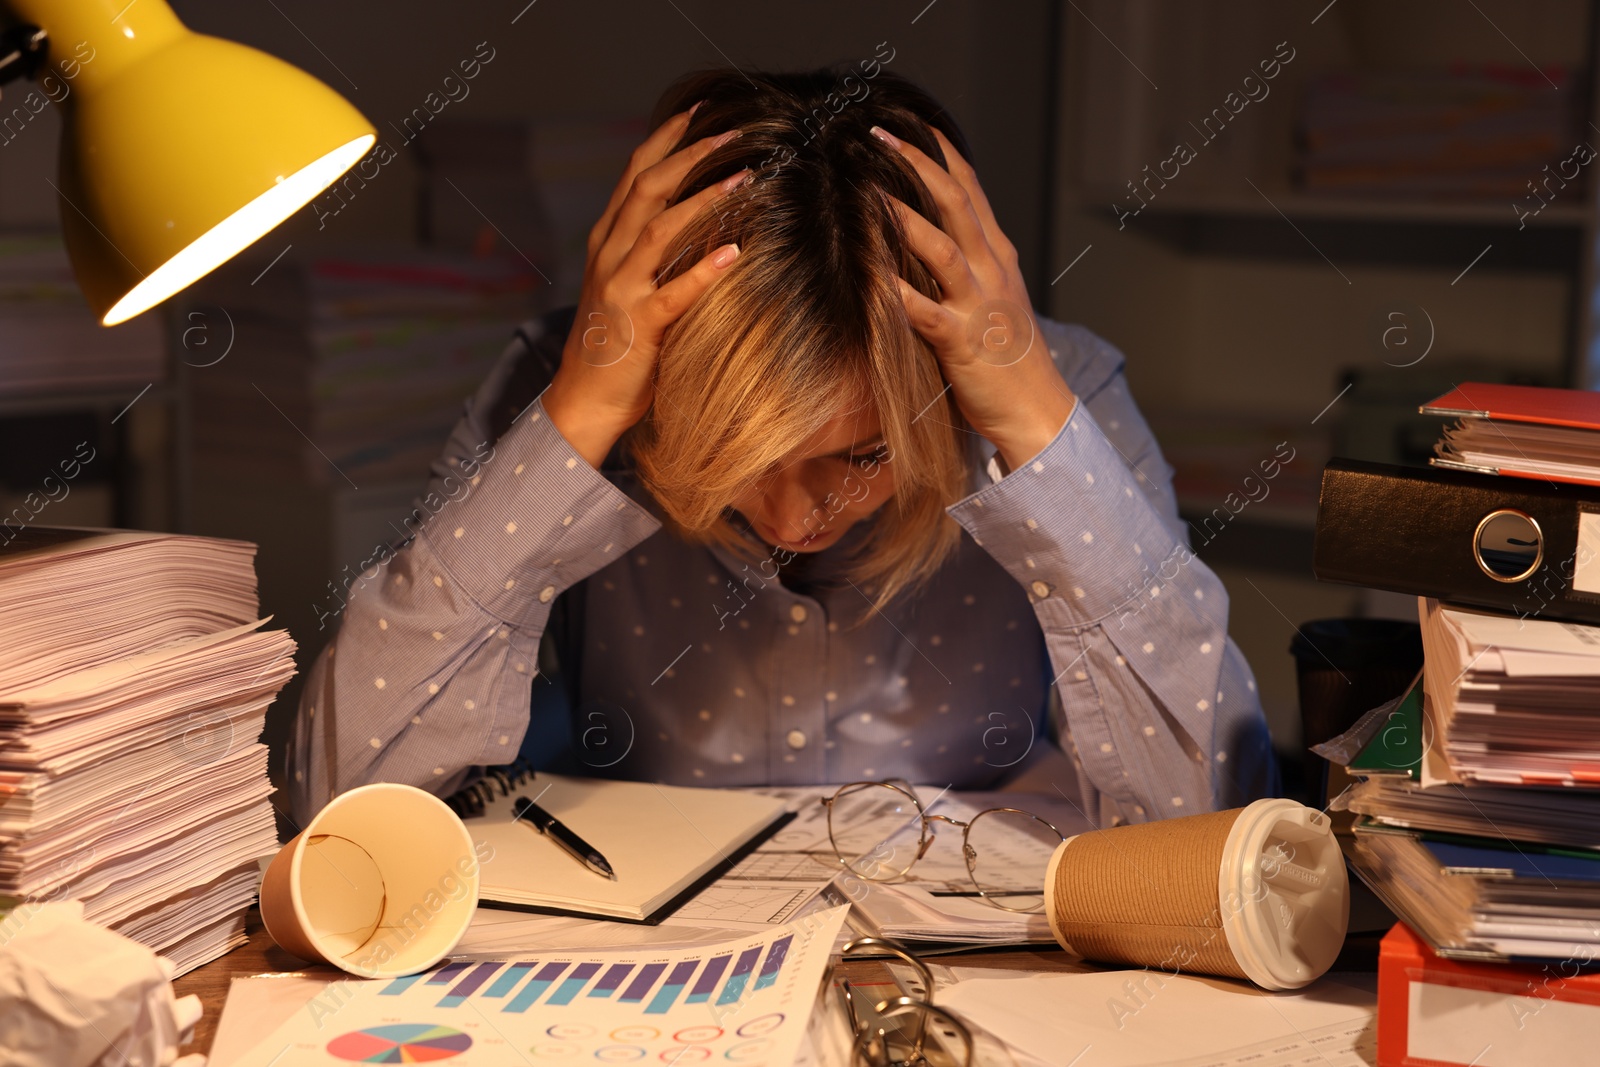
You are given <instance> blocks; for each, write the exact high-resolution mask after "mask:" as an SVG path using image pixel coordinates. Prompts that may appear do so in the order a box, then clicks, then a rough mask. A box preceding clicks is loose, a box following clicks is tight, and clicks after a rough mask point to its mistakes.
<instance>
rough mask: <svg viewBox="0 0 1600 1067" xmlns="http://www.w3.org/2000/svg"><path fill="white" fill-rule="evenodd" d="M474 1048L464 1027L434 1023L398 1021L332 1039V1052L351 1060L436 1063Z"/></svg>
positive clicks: (330, 1049) (358, 1061) (329, 1048)
mask: <svg viewBox="0 0 1600 1067" xmlns="http://www.w3.org/2000/svg"><path fill="white" fill-rule="evenodd" d="M471 1047H472V1038H471V1037H469V1036H467V1035H466V1034H463V1033H462V1032H461V1031H460V1030H452V1029H450V1028H449V1027H448V1026H434V1025H433V1024H431V1023H395V1024H393V1025H390V1026H369V1027H368V1028H367V1029H365V1030H352V1031H350V1032H349V1033H348V1034H341V1035H339V1036H338V1037H336V1038H334V1039H333V1040H332V1041H330V1042H328V1055H330V1056H337V1057H338V1058H339V1059H341V1060H349V1061H350V1062H351V1063H435V1062H437V1061H439V1060H447V1059H449V1058H450V1057H452V1056H459V1055H460V1054H461V1053H463V1052H465V1051H467V1049H469V1048H471Z"/></svg>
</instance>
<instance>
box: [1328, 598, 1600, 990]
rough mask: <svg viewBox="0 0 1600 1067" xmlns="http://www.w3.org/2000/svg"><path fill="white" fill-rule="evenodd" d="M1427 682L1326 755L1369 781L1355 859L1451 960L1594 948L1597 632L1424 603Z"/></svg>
mask: <svg viewBox="0 0 1600 1067" xmlns="http://www.w3.org/2000/svg"><path fill="white" fill-rule="evenodd" d="M1421 610H1422V620H1423V647H1424V653H1425V665H1424V668H1423V673H1422V677H1421V679H1420V684H1419V683H1413V686H1412V688H1411V690H1410V691H1409V692H1408V693H1406V694H1405V695H1404V696H1402V697H1401V698H1398V699H1397V700H1395V701H1392V702H1390V703H1389V704H1387V705H1384V706H1383V707H1381V708H1376V709H1374V710H1373V711H1372V712H1370V713H1369V714H1368V715H1367V716H1365V717H1364V718H1363V719H1362V721H1361V722H1359V723H1357V724H1356V726H1355V727H1354V728H1352V729H1351V730H1350V731H1349V733H1347V734H1346V735H1345V737H1343V738H1339V739H1336V740H1335V741H1333V742H1330V743H1329V744H1328V745H1326V746H1318V747H1317V749H1316V751H1318V752H1320V753H1322V754H1323V755H1326V756H1328V757H1329V758H1330V759H1333V760H1335V761H1336V762H1340V763H1343V764H1345V765H1346V766H1347V767H1348V768H1349V770H1350V771H1351V772H1352V773H1353V774H1357V775H1360V776H1362V777H1363V779H1364V780H1363V781H1361V782H1359V783H1357V784H1356V785H1355V786H1353V787H1352V788H1351V789H1350V790H1349V791H1348V793H1346V794H1345V795H1344V796H1343V797H1341V798H1339V800H1337V801H1336V806H1341V807H1348V808H1349V809H1350V810H1352V811H1354V812H1356V813H1357V814H1358V815H1361V816H1363V818H1362V819H1361V820H1360V821H1358V822H1357V823H1356V824H1355V827H1354V830H1355V839H1354V841H1353V843H1352V846H1351V853H1350V860H1351V864H1352V866H1353V867H1354V868H1355V870H1356V872H1357V873H1358V874H1360V875H1361V876H1362V878H1363V880H1365V881H1366V882H1367V884H1368V885H1370V886H1371V887H1372V889H1373V891H1374V892H1376V893H1377V894H1378V896H1379V897H1381V898H1382V899H1383V901H1384V902H1385V903H1386V904H1388V905H1389V907H1390V908H1391V909H1393V911H1394V912H1395V914H1396V915H1398V916H1399V917H1400V918H1402V919H1403V920H1405V922H1406V923H1407V925H1409V926H1410V927H1411V928H1412V929H1413V930H1414V931H1416V932H1417V933H1418V934H1419V935H1421V936H1422V937H1423V938H1424V939H1426V940H1427V941H1428V942H1429V943H1430V944H1431V945H1432V946H1433V947H1434V948H1435V950H1436V951H1437V952H1438V953H1439V954H1440V955H1443V956H1454V957H1460V958H1502V959H1503V958H1526V959H1538V960H1547V959H1561V958H1570V957H1572V956H1573V954H1574V953H1583V954H1585V956H1584V958H1588V957H1592V955H1593V954H1594V952H1595V951H1596V950H1597V949H1600V789H1595V788H1594V787H1595V786H1596V785H1597V784H1600V782H1597V779H1596V776H1595V769H1596V766H1597V759H1596V756H1597V754H1600V731H1597V730H1596V728H1595V725H1594V721H1593V719H1592V716H1590V715H1588V714H1587V713H1586V711H1585V709H1584V707H1583V700H1584V695H1585V694H1587V695H1588V699H1589V700H1591V701H1592V699H1593V697H1594V695H1595V694H1596V693H1597V692H1600V690H1597V689H1596V687H1595V684H1594V682H1593V681H1592V680H1591V679H1590V678H1588V677H1586V675H1593V674H1596V673H1600V671H1597V667H1600V658H1597V657H1596V655H1595V654H1594V653H1593V652H1590V651H1589V649H1591V648H1593V647H1596V646H1597V645H1600V628H1597V627H1592V626H1584V625H1580V624H1576V623H1565V622H1554V621H1549V620H1537V619H1523V620H1518V619H1516V618H1513V617H1510V616H1500V615H1494V614H1488V613H1482V612H1471V611H1464V610H1460V609H1455V608H1445V607H1442V606H1441V605H1439V604H1438V603H1437V602H1436V601H1431V600H1423V601H1422V603H1421Z"/></svg>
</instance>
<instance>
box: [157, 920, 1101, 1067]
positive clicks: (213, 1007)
mask: <svg viewBox="0 0 1600 1067" xmlns="http://www.w3.org/2000/svg"><path fill="white" fill-rule="evenodd" d="M246 930H247V932H248V933H249V935H250V943H249V944H247V945H242V946H240V947H239V948H236V949H234V950H233V951H232V952H230V953H228V954H227V955H226V956H223V957H222V958H221V959H217V960H212V961H211V962H210V963H208V964H206V965H205V966H203V967H198V968H196V969H195V970H193V971H190V972H189V973H188V974H186V975H184V976H183V977H182V978H179V979H178V980H177V981H176V982H173V983H172V985H173V989H174V990H175V991H176V993H177V995H178V996H180V997H182V996H188V995H189V994H190V993H194V994H196V995H198V996H199V997H200V1003H201V1004H202V1005H204V1007H205V1014H204V1015H203V1016H201V1018H200V1023H199V1025H197V1026H196V1027H195V1032H194V1040H192V1041H191V1042H189V1044H187V1045H185V1046H184V1047H183V1050H182V1051H183V1052H184V1053H185V1054H187V1053H190V1052H203V1053H209V1052H210V1051H211V1042H212V1040H213V1039H214V1038H215V1037H216V1033H217V1021H218V1020H219V1019H221V1018H222V1006H223V1004H224V1003H225V1002H226V1001H227V999H228V986H229V984H230V983H231V982H232V981H233V979H235V978H243V977H245V976H247V975H252V974H266V973H269V972H273V971H303V972H304V973H306V974H309V975H316V974H322V973H326V974H327V977H328V980H329V981H330V982H331V981H334V980H335V979H337V978H340V977H343V975H344V972H343V971H340V970H338V969H337V968H334V967H330V966H327V965H326V964H323V965H320V966H313V965H310V964H307V963H306V962H305V961H304V960H302V959H300V958H299V957H298V956H292V955H290V954H289V953H287V952H285V951H284V950H283V949H281V948H279V947H278V946H277V945H276V944H274V943H273V940H272V938H271V937H269V936H268V935H267V931H266V929H265V928H264V927H263V926H262V925H261V913H260V912H259V911H258V910H257V909H255V908H251V909H250V912H249V915H248V916H247V919H246ZM956 958H959V959H960V962H961V966H963V967H993V968H995V969H997V970H1008V971H1034V972H1041V973H1051V972H1063V973H1065V972H1069V971H1074V970H1078V969H1080V966H1081V965H1075V964H1074V963H1073V961H1072V958H1071V957H1069V956H1068V955H1067V954H1066V953H1065V952H1063V951H1062V950H1060V949H1054V948H1039V949H1007V950H1004V951H989V952H980V953H974V954H965V953H963V954H962V955H961V956H960V957H934V959H936V960H940V961H945V960H949V961H951V962H953V961H954V960H955V959H956ZM871 966H873V964H871V963H870V962H864V961H862V962H855V963H847V964H845V966H844V972H843V973H845V974H849V973H850V972H851V971H852V970H853V969H855V968H860V967H871Z"/></svg>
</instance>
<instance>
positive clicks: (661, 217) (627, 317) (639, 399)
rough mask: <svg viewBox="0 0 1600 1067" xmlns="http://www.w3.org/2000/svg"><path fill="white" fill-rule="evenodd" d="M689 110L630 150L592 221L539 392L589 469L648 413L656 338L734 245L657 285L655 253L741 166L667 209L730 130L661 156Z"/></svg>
mask: <svg viewBox="0 0 1600 1067" xmlns="http://www.w3.org/2000/svg"><path fill="white" fill-rule="evenodd" d="M692 112H693V109H692V108H691V109H690V110H689V111H684V112H680V113H679V114H677V115H674V116H673V117H672V118H670V119H668V120H667V121H666V122H664V123H662V124H661V125H660V127H658V128H657V129H656V130H655V132H654V133H652V134H651V135H650V136H649V137H648V138H646V139H645V141H644V143H643V144H641V145H640V146H639V147H638V148H636V149H635V150H634V152H633V156H632V158H631V159H630V160H629V161H628V167H627V169H626V170H625V171H624V172H623V175H622V180H621V181H619V182H618V183H617V187H616V189H615V190H614V191H613V192H612V194H611V201H610V203H608V204H607V205H606V209H605V212H604V213H603V214H602V215H601V216H600V221H598V222H596V223H595V224H594V228H593V229H591V230H590V231H589V252H588V262H587V264H586V265H585V267H584V272H583V290H582V292H581V294H580V295H579V297H578V316H577V319H576V320H574V322H573V324H572V332H571V333H570V334H568V335H567V343H566V347H565V348H564V349H563V350H562V354H561V367H560V369H559V370H558V371H557V372H556V375H555V378H554V379H553V380H552V381H551V383H550V387H549V388H548V389H546V390H545V392H544V395H543V401H544V408H545V411H546V412H547V413H548V414H549V416H550V421H551V422H553V423H554V424H555V426H556V429H558V430H560V431H561V435H562V436H563V437H565V438H566V439H567V441H568V442H569V443H570V444H572V446H573V447H574V448H575V449H576V450H577V451H578V452H579V454H581V455H582V456H583V458H584V459H586V460H588V461H589V464H590V465H591V466H593V467H596V468H598V467H599V466H600V464H601V463H602V462H603V461H604V460H605V457H606V454H607V453H608V452H610V451H611V447H612V446H613V445H614V444H616V442H617V439H618V438H620V437H621V436H622V434H623V432H624V431H626V430H627V429H628V427H630V426H632V425H633V424H634V423H636V422H638V421H639V420H640V419H642V418H644V415H645V413H646V412H647V411H649V410H650V402H651V400H652V397H653V391H654V390H653V386H652V384H651V382H652V379H653V377H654V373H655V364H656V355H657V353H658V352H659V350H660V346H661V338H662V335H663V334H665V333H666V329H667V327H668V326H669V325H671V324H672V323H673V322H674V321H676V320H677V319H678V317H679V316H680V315H682V314H683V313H684V312H685V311H686V310H688V308H689V306H690V305H692V304H693V303H694V301H695V299H696V298H698V297H699V296H700V295H701V294H702V293H704V292H705V291H706V290H707V289H709V288H710V287H711V285H712V283H714V282H715V281H716V280H717V279H718V278H720V277H721V276H722V275H723V273H724V272H725V271H726V270H727V269H728V267H729V266H731V265H732V264H733V262H734V261H735V260H736V259H737V258H738V254H739V248H738V246H737V245H732V244H728V245H723V246H721V247H720V248H716V249H713V250H712V251H711V253H710V254H708V255H707V256H706V257H705V258H704V259H702V260H700V262H698V263H696V264H695V265H694V266H693V267H691V268H689V269H688V270H686V271H684V272H683V273H682V274H680V275H679V276H678V277H676V278H674V279H673V280H672V281H671V282H669V283H667V284H666V285H664V286H661V287H660V288H657V287H656V283H655V277H656V274H657V273H658V272H659V270H660V269H661V266H662V263H661V259H662V254H663V252H664V250H665V249H666V247H667V245H668V244H669V243H671V241H672V240H673V238H675V237H676V236H677V235H678V233H679V232H680V231H681V230H682V229H683V227H684V226H685V225H686V224H687V223H688V222H689V220H690V219H692V218H693V217H694V216H695V215H696V214H698V213H699V212H700V210H701V209H702V208H704V207H705V205H706V204H708V203H710V202H711V201H713V200H717V199H719V198H721V197H723V196H726V195H727V194H728V193H729V192H731V191H732V190H733V189H735V188H737V187H738V185H739V183H740V182H742V181H744V180H746V179H747V177H748V176H749V173H750V171H749V168H748V167H747V168H745V169H744V170H741V171H739V172H738V173H737V174H734V175H732V176H731V177H729V178H727V179H724V180H723V181H721V182H719V183H717V184H715V185H711V186H707V187H706V188H705V189H702V190H701V191H700V192H698V193H696V194H695V195H694V196H691V197H689V198H688V199H687V200H684V201H683V202H682V203H679V204H675V205H673V206H672V207H670V208H668V207H666V203H667V198H668V197H670V196H671V195H672V193H673V192H674V190H676V189H677V188H678V184H679V183H680V182H681V181H682V180H683V177H684V175H686V174H688V173H689V170H690V169H691V168H692V167H694V165H695V164H697V163H699V162H700V160H701V159H703V158H704V157H705V156H706V155H707V154H708V153H710V152H711V151H712V150H713V149H715V148H717V147H719V146H720V145H722V144H725V143H726V142H727V141H729V140H731V139H732V138H733V137H736V136H738V133H737V131H731V130H730V131H728V132H726V133H723V134H719V135H717V136H713V137H705V138H702V139H701V140H699V141H696V142H695V143H694V144H692V145H690V146H688V147H687V148H684V149H683V150H682V151H679V152H675V153H673V154H672V155H670V156H666V157H665V158H663V154H664V153H665V152H666V151H667V149H668V148H669V147H670V146H671V145H673V144H675V143H676V142H677V141H678V140H679V139H680V138H682V136H683V133H684V130H686V129H687V128H688V125H689V116H690V114H691V113H692Z"/></svg>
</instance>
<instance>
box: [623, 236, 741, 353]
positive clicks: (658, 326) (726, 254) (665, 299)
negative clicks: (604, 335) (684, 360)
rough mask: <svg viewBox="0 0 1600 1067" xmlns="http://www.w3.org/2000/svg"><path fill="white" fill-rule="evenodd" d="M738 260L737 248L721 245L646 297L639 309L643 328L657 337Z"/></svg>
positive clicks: (734, 245) (735, 246)
mask: <svg viewBox="0 0 1600 1067" xmlns="http://www.w3.org/2000/svg"><path fill="white" fill-rule="evenodd" d="M738 258H739V246H738V245H736V244H728V245H723V246H722V247H721V248H715V249H712V251H711V253H710V254H709V255H707V256H706V257H705V258H704V259H702V260H700V262H698V263H696V264H695V265H694V266H692V267H690V268H689V269H688V270H686V271H684V272H683V273H682V274H680V275H678V276H677V277H676V278H674V279H672V281H670V282H668V283H667V284H666V285H663V286H662V287H661V288H659V289H657V290H656V291H655V292H653V293H651V294H650V295H649V296H648V297H646V298H645V300H644V302H643V304H642V305H641V308H640V314H641V317H645V318H648V319H649V320H650V321H649V323H648V324H646V326H645V328H647V329H649V330H651V331H652V333H653V335H654V336H658V337H659V336H660V335H661V333H662V332H664V331H665V330H666V328H667V327H668V326H669V325H671V324H672V323H673V322H675V321H677V319H678V316H680V315H682V314H683V313H684V312H685V311H687V310H688V309H689V307H690V305H692V304H693V303H694V302H695V301H696V300H698V299H699V298H700V296H701V295H702V294H704V293H705V291H706V290H707V289H709V288H711V286H712V284H713V283H714V282H716V280H717V279H718V278H721V277H722V276H723V275H725V274H727V273H728V268H729V267H731V266H733V264H734V263H735V262H736V261H737V260H738Z"/></svg>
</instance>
